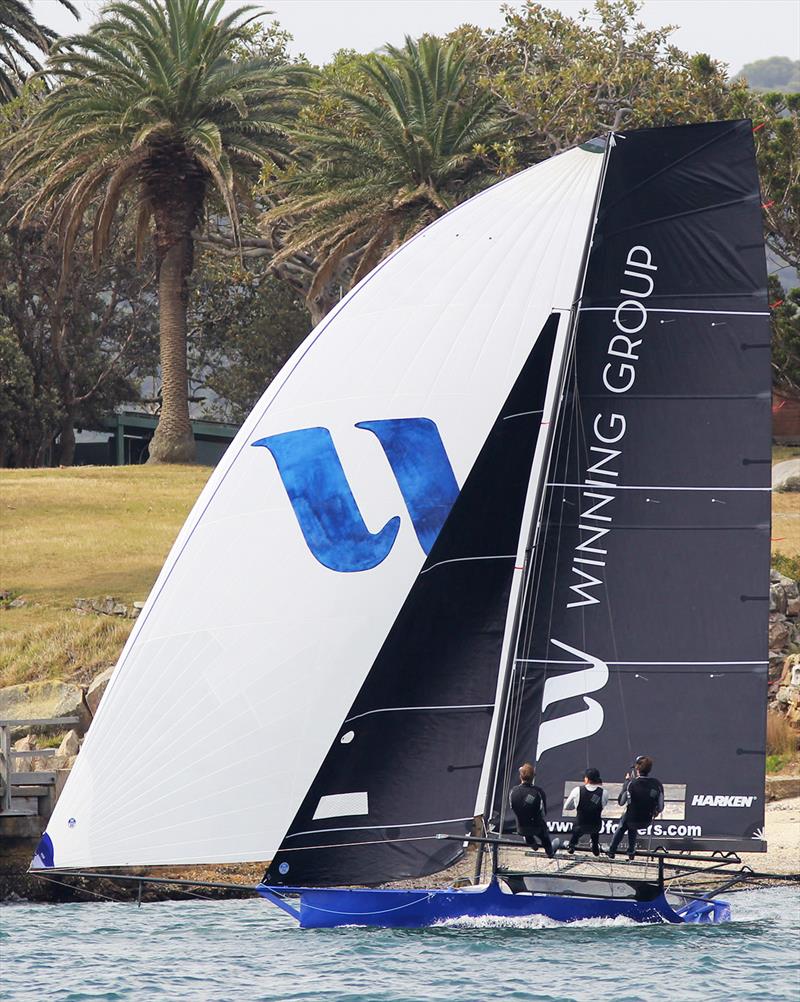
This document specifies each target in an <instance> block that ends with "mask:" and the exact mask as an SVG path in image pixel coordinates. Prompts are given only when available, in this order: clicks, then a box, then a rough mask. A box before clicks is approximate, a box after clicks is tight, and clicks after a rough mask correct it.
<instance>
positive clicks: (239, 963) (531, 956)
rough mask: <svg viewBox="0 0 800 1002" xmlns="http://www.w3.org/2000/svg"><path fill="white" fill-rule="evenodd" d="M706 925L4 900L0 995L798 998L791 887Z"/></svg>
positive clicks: (798, 907) (798, 916)
mask: <svg viewBox="0 0 800 1002" xmlns="http://www.w3.org/2000/svg"><path fill="white" fill-rule="evenodd" d="M730 900H731V902H732V904H733V907H734V917H735V918H734V921H733V922H731V923H729V924H726V925H722V926H716V927H713V926H712V927H708V926H706V927H703V926H666V925H664V926H636V925H632V924H620V923H619V921H617V922H607V921H600V920H593V921H587V922H584V923H576V924H575V925H572V926H554V925H552V924H550V923H548V922H546V921H542V920H538V921H537V920H533V919H530V920H525V921H524V923H522V922H515V923H514V924H511V925H510V924H509V923H505V924H504V925H503V926H502V927H499V928H498V927H493V926H492V925H491V924H489V923H487V921H486V920H483V921H478V922H472V923H469V924H467V925H466V926H465V925H463V924H462V926H461V927H460V928H452V927H440V928H434V929H426V930H413V931H412V930H392V929H355V928H347V929H322V930H313V929H312V930H299V929H298V928H297V927H296V925H295V924H294V922H293V921H292V920H291V919H290V918H289V917H288V916H285V915H284V914H283V913H282V912H279V911H278V910H277V909H275V908H273V907H272V906H271V905H269V904H267V903H266V902H263V901H260V900H252V901H224V902H210V901H186V902H183V901H181V902H177V901H167V902H161V903H158V904H146V905H143V906H142V907H141V908H137V907H136V905H134V904H111V903H97V904H63V905H29V904H18V905H7V906H4V907H0V957H2V976H0V999H3V1000H4V1002H5V1000H8V1002H26V1000H32V1002H33V1000H35V1002H42V1000H58V1002H79V1000H80V1002H82V1000H100V999H103V1000H106V999H124V1000H128V999H131V1000H134V999H135V1000H136V1002H148V1000H150V999H169V1000H170V1002H173V1000H183V999H191V1000H192V1002H231V1000H239V999H241V1000H246V1002H297V1000H304V1002H317V1000H329V999H330V1000H336V1002H453V1000H458V1002H475V1000H486V999H501V998H502V999H503V1000H517V999H525V1000H535V1002H597V1000H599V999H613V1000H614V1002H650V1000H654V999H674V1000H678V1002H695V1000H698V1002H699V1000H703V1002H707V1000H709V999H719V1000H721V1002H730V1000H733V999H735V1000H746V1002H759V1000H770V1002H772V1000H791V1002H797V999H798V998H800V965H798V925H799V924H800V893H798V891H797V890H796V889H788V888H773V889H768V890H758V891H745V892H741V893H738V894H731V895H730Z"/></svg>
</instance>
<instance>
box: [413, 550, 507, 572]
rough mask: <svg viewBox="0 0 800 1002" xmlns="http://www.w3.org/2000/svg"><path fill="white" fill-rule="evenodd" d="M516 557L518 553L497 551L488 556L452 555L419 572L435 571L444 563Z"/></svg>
mask: <svg viewBox="0 0 800 1002" xmlns="http://www.w3.org/2000/svg"><path fill="white" fill-rule="evenodd" d="M516 557H517V555H516V553H497V554H492V555H490V556H486V557H451V558H450V559H449V560H438V561H437V562H436V563H435V564H431V566H430V567H425V568H424V569H423V570H421V571H420V572H419V573H420V577H421V576H422V575H423V574H427V573H428V572H429V571H433V570H435V569H436V568H437V567H442V566H443V565H444V564H461V563H465V562H467V561H470V560H515V559H516Z"/></svg>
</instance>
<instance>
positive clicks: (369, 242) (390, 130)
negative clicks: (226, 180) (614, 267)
mask: <svg viewBox="0 0 800 1002" xmlns="http://www.w3.org/2000/svg"><path fill="white" fill-rule="evenodd" d="M471 60H472V57H471V55H470V53H469V52H468V51H466V50H465V49H464V47H463V46H461V45H459V44H458V43H457V42H451V43H448V44H446V43H443V42H442V41H440V40H439V39H437V38H432V37H424V38H422V39H420V40H419V41H413V40H412V39H410V38H407V39H406V42H405V45H404V46H403V47H402V48H396V47H394V46H387V47H386V49H385V50H384V53H383V54H381V55H378V56H370V57H367V58H362V57H353V55H352V54H344V55H343V56H340V57H339V58H338V60H337V61H336V62H335V63H334V65H333V66H332V67H331V68H329V70H328V71H327V72H326V73H323V75H322V77H321V79H320V82H319V85H318V88H317V91H316V95H315V100H314V101H313V102H312V104H311V105H310V107H309V108H308V109H306V110H305V112H304V114H303V118H302V121H301V122H300V123H299V124H298V126H297V128H296V129H294V130H292V137H293V138H294V140H295V141H296V143H297V144H298V148H299V149H298V159H297V161H296V162H292V163H291V164H290V165H289V166H288V168H286V169H283V170H281V169H280V168H279V167H277V166H273V168H272V169H271V170H269V171H265V177H264V185H263V190H264V193H265V194H266V196H267V197H269V198H270V199H272V200H273V201H274V205H273V207H272V208H271V209H270V210H269V211H268V212H267V213H266V214H265V216H264V218H263V221H262V227H263V228H264V229H265V230H266V231H267V234H268V237H271V239H272V241H273V250H274V252H275V256H274V259H273V265H274V266H275V267H277V268H280V267H281V266H282V265H284V264H286V263H287V262H291V261H292V260H294V261H295V262H296V261H297V259H298V257H300V258H301V261H302V255H303V254H308V253H311V254H312V256H313V259H314V268H313V271H314V273H313V278H312V280H311V281H310V283H309V286H308V289H307V301H308V306H309V310H310V311H311V314H312V318H313V320H314V322H315V323H316V322H317V321H318V320H319V319H321V317H322V316H324V315H325V313H327V311H328V310H329V309H330V307H331V306H332V305H333V303H334V302H335V301H336V298H338V295H339V286H340V285H344V286H345V287H347V286H349V285H350V284H354V283H356V282H358V281H359V279H361V278H362V277H363V276H364V275H366V274H367V273H368V272H369V271H370V270H371V269H372V268H373V267H374V266H375V265H376V264H377V263H378V262H379V261H380V259H381V258H382V257H383V256H384V255H385V254H386V253H388V252H389V251H390V250H391V249H392V248H394V247H396V246H398V245H399V244H400V243H402V242H403V241H404V240H407V239H408V238H409V237H410V236H412V235H413V234H414V233H416V232H417V231H418V230H421V229H422V228H423V227H424V226H427V225H428V223H430V222H432V221H433V220H434V219H437V218H438V217H439V216H441V215H442V214H443V213H444V212H446V211H447V210H448V209H450V208H452V207H453V206H454V205H456V204H457V203H458V202H460V201H463V200H464V199H466V198H469V197H470V196H471V195H473V194H475V192H477V191H479V190H480V189H481V188H483V187H486V186H487V185H489V184H491V183H492V182H493V181H494V180H496V179H497V177H498V176H499V175H500V174H501V173H502V170H503V156H504V153H506V152H507V151H506V149H505V147H504V145H503V144H505V143H506V141H507V139H508V137H509V135H510V132H511V122H510V120H509V118H508V117H507V116H504V115H502V114H501V113H499V111H498V107H497V105H498V102H497V100H496V99H495V98H494V97H493V96H492V95H491V94H489V93H488V92H487V91H486V89H484V88H481V87H479V86H478V85H477V83H476V80H475V74H474V72H472V71H471V65H472V63H474V60H472V63H471ZM300 270H301V271H302V267H301V269H300Z"/></svg>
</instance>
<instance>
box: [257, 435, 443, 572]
mask: <svg viewBox="0 0 800 1002" xmlns="http://www.w3.org/2000/svg"><path fill="white" fill-rule="evenodd" d="M356 428H363V429H364V430H365V431H369V432H371V433H372V434H373V435H375V437H376V438H377V439H378V441H379V442H380V444H381V446H382V448H383V451H384V453H385V454H386V458H387V460H388V461H389V466H390V467H391V470H392V473H393V474H394V478H395V480H396V481H397V486H398V487H399V488H400V493H401V495H402V497H403V501H404V503H405V506H406V508H407V509H408V514H409V516H410V518H411V523H412V525H413V526H414V531H415V532H416V534H417V539H418V540H419V544H420V546H421V547H422V549H423V551H424V552H425V553H426V554H427V553H429V552H430V549H431V547H432V546H433V544H434V541H435V540H436V537H437V536H438V535H439V530H440V529H441V528H442V525H443V524H444V521H445V519H446V518H447V516H448V514H449V512H450V509H451V508H452V507H453V502H454V501H455V499H456V498H457V497H458V490H459V488H458V484H457V482H456V478H455V475H454V473H453V468H452V467H451V465H450V460H449V459H448V458H447V453H446V452H445V448H444V445H443V443H442V439H441V436H440V435H439V429H438V428H437V427H436V425H435V424H434V422H433V421H431V420H430V419H429V418H392V419H388V420H383V421H360V422H359V423H358V424H357V425H356ZM252 444H253V445H254V446H261V447H263V448H265V449H268V450H269V451H270V453H271V454H272V457H273V459H274V460H275V462H276V464H277V466H278V472H279V473H280V476H281V480H282V481H283V486H284V487H285V488H286V493H287V494H288V496H289V500H290V501H291V503H292V508H293V509H294V514H295V517H296V518H297V521H298V524H299V526H300V531H301V532H302V533H303V538H304V539H305V541H306V544H307V546H308V548H309V550H311V552H312V553H313V555H314V556H315V557H316V559H317V560H318V561H319V562H320V563H321V564H324V566H325V567H329V568H330V569H331V570H333V571H344V572H352V571H368V570H370V569H371V568H373V567H376V566H377V565H378V564H379V563H381V561H383V560H385V559H386V557H388V555H389V552H390V551H391V549H392V546H394V541H395V539H396V538H397V533H398V532H399V530H400V516H399V515H395V516H393V517H392V518H390V519H389V520H388V522H386V524H385V525H384V526H383V528H382V529H379V530H378V532H370V530H369V529H368V528H367V526H366V524H365V523H364V519H363V518H362V516H361V512H360V510H359V507H358V504H357V503H356V499H355V498H354V497H353V492H352V490H351V489H350V484H349V483H348V482H347V477H346V475H345V472H344V469H343V468H342V463H341V460H340V459H339V454H338V453H337V451H336V446H335V445H334V443H333V438H332V437H331V433H330V431H328V429H327V428H301V429H299V430H298V431H289V432H285V433H283V434H281V435H270V436H269V437H268V438H261V439H259V440H258V441H257V442H253V443H252Z"/></svg>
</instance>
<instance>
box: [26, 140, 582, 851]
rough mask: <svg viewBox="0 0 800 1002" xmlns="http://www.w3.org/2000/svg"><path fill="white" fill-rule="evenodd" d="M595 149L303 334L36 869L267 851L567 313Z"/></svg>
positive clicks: (108, 712) (129, 655) (123, 682)
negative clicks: (492, 434)
mask: <svg viewBox="0 0 800 1002" xmlns="http://www.w3.org/2000/svg"><path fill="white" fill-rule="evenodd" d="M600 166H601V158H599V157H598V156H597V155H596V154H593V153H590V152H586V151H583V150H573V151H570V152H568V153H565V154H563V155H562V156H559V157H555V158H553V159H551V160H548V161H547V162H545V163H543V164H541V165H538V166H536V167H534V168H531V169H530V170H529V171H526V172H522V173H520V174H519V175H516V176H514V177H512V178H510V179H508V180H506V181H504V182H502V183H500V184H498V185H496V186H494V187H492V188H491V189H489V190H487V191H486V192H484V193H482V194H481V195H479V196H476V197H475V198H473V199H471V200H470V201H468V202H466V203H464V204H462V205H461V206H458V207H457V208H456V209H454V210H453V211H452V212H450V213H448V214H447V215H446V216H444V217H443V218H442V219H441V220H439V221H438V222H436V223H435V224H433V225H432V226H430V227H428V228H427V229H426V230H424V231H423V232H421V233H420V234H418V235H417V236H416V237H414V238H413V239H412V240H411V241H409V242H408V243H407V244H406V245H404V246H403V247H402V248H400V249H399V250H398V251H397V252H395V253H394V254H393V255H392V256H391V257H390V258H388V259H387V260H386V261H385V262H383V263H382V264H381V265H379V266H378V268H376V269H375V271H374V272H372V273H371V274H370V275H369V276H367V278H365V279H364V280H363V281H362V282H361V283H360V284H359V285H358V286H357V287H356V288H355V289H354V290H353V291H352V292H351V293H350V294H349V295H348V296H347V297H345V298H344V299H343V300H342V302H341V303H340V304H339V306H338V307H337V308H336V309H334V310H333V311H332V313H331V314H330V315H329V316H328V317H327V318H326V319H325V320H324V321H323V322H322V323H321V324H320V325H319V326H318V327H317V328H316V329H315V330H314V331H313V332H312V333H311V334H310V335H309V337H308V339H307V340H306V341H305V342H304V343H303V344H302V345H301V346H300V348H298V350H297V351H296V352H295V354H294V355H293V356H292V358H291V359H290V360H289V361H288V362H287V364H286V366H285V367H284V369H283V370H282V371H281V373H280V374H279V375H278V377H277V378H276V379H275V381H274V382H273V383H272V385H271V386H270V387H269V389H268V390H267V391H266V393H265V394H264V396H263V397H262V399H261V400H260V401H259V403H258V404H257V405H256V407H255V408H254V410H253V412H252V413H251V415H250V416H249V417H248V419H247V420H246V422H245V424H244V425H243V427H242V429H241V430H240V432H239V434H238V435H237V437H236V438H235V440H234V442H233V443H232V445H231V446H230V448H229V449H228V451H227V453H226V455H225V457H224V458H223V460H222V461H221V462H220V464H219V466H218V467H217V469H216V470H215V471H214V473H213V474H212V476H211V478H210V479H209V481H208V484H207V486H206V488H205V489H204V490H203V492H202V494H201V495H200V497H199V499H198V501H197V503H196V505H195V507H194V509H193V510H192V512H191V514H190V516H189V518H188V519H187V521H186V524H185V525H184V527H183V529H182V530H181V532H180V534H179V536H178V538H177V540H176V542H175V544H174V546H173V548H172V550H171V552H170V554H169V557H168V558H167V561H166V563H165V565H164V568H163V570H162V572H161V574H160V575H159V577H158V580H157V581H156V583H155V585H154V587H153V590H152V592H151V594H150V596H149V598H148V600H147V603H146V605H145V608H144V609H143V611H142V614H141V615H140V617H139V619H138V620H137V622H136V625H135V627H134V630H133V632H132V634H131V637H130V639H129V641H128V643H127V645H126V647H125V649H124V651H123V653H122V655H121V658H120V661H119V663H118V665H117V668H116V670H115V673H114V675H113V677H112V680H111V682H110V684H109V687H108V689H107V690H106V693H105V696H104V698H103V701H102V704H101V706H100V710H99V713H98V714H97V716H96V718H95V720H94V721H93V723H92V726H91V728H90V731H89V733H88V736H87V739H86V741H85V743H84V747H83V749H82V751H81V754H80V756H79V758H78V761H77V763H76V765H75V768H74V769H73V771H72V774H71V775H70V778H69V780H68V782H67V784H66V787H65V789H64V792H63V793H62V795H61V797H60V799H59V801H58V804H57V805H56V809H55V811H54V813H53V816H52V818H51V819H50V823H49V825H48V828H47V836H48V840H49V845H50V846H51V847H52V852H50V851H47V852H43V855H42V857H41V859H40V860H39V862H40V863H41V864H42V865H45V866H52V865H55V866H59V867H61V866H65V867H69V866H72V867H77V866H101V865H102V866H111V865H144V864H175V863H193V862H229V861H230V862H234V861H244V860H264V859H269V858H270V857H271V856H272V855H273V853H274V852H275V850H276V849H277V847H278V846H279V844H280V842H281V840H282V838H283V836H284V834H285V832H286V830H287V828H288V826H289V824H290V823H291V820H292V818H293V817H294V816H295V814H296V813H297V809H298V807H299V805H300V803H301V802H302V800H303V797H304V796H305V793H306V791H307V789H308V787H309V785H310V784H311V782H312V780H313V779H314V776H315V775H316V773H317V771H318V769H319V766H320V763H321V762H322V760H323V758H324V757H325V755H326V753H327V751H328V749H329V747H330V745H331V742H332V741H333V739H334V738H335V736H336V734H337V731H338V728H339V726H340V724H341V722H342V720H343V719H344V717H345V715H346V714H347V711H348V708H349V707H350V706H352V704H353V701H354V699H355V697H356V695H357V694H358V691H359V689H360V687H361V685H362V683H363V682H364V679H365V678H366V676H367V673H368V671H369V669H370V667H371V666H372V665H373V663H374V661H375V658H376V656H377V654H378V652H379V651H380V649H381V647H382V645H383V643H384V641H385V639H386V636H387V634H388V632H389V630H390V628H391V626H392V624H393V623H394V621H395V620H396V618H397V614H398V611H399V609H400V608H401V606H402V605H403V603H404V601H405V599H406V597H407V596H408V593H409V590H410V589H411V587H412V585H413V583H414V581H415V580H416V579H417V577H418V575H419V572H420V570H421V568H422V566H423V563H424V561H425V559H426V556H427V553H428V552H429V551H430V548H431V545H432V544H433V542H434V540H435V538H436V534H437V533H438V531H439V529H440V527H441V525H442V522H443V520H444V518H445V517H446V515H447V507H448V505H450V504H452V502H453V500H454V497H455V489H454V485H455V488H457V487H458V485H461V484H463V483H464V482H465V480H466V479H467V477H468V476H469V474H470V471H471V470H472V467H473V465H474V463H475V460H476V457H477V455H478V453H479V451H480V449H481V447H482V445H483V443H484V442H485V440H486V437H487V435H488V434H489V431H490V429H491V428H492V426H493V424H494V422H495V420H496V417H497V414H498V412H499V410H500V408H501V406H502V404H503V402H504V400H505V399H506V397H507V396H508V393H509V391H510V389H511V387H512V386H513V385H514V383H515V381H516V379H517V377H518V376H519V373H520V371H521V369H522V367H523V365H524V364H525V362H526V361H527V359H528V357H529V355H530V351H531V347H532V345H533V343H534V341H535V339H536V337H537V335H538V333H539V332H540V331H541V330H542V328H543V326H544V325H545V323H546V321H547V319H548V317H549V316H550V314H551V312H552V311H553V310H554V309H561V310H568V309H569V308H570V306H571V299H572V295H573V291H574V287H575V279H576V273H577V269H578V262H579V260H580V254H581V249H582V247H583V244H584V241H585V236H586V232H587V229H588V226H589V221H590V216H591V212H592V203H593V198H594V194H595V190H596V187H597V182H598V178H599V172H600ZM353 792H358V791H353Z"/></svg>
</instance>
